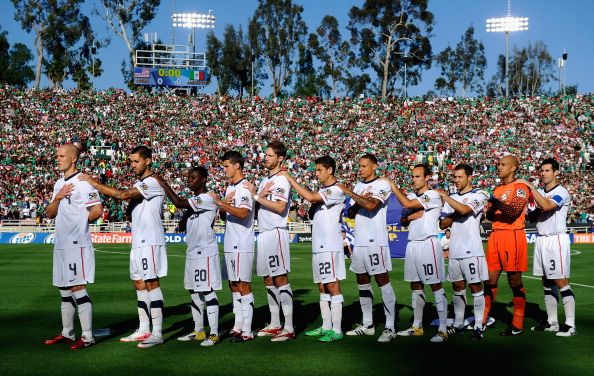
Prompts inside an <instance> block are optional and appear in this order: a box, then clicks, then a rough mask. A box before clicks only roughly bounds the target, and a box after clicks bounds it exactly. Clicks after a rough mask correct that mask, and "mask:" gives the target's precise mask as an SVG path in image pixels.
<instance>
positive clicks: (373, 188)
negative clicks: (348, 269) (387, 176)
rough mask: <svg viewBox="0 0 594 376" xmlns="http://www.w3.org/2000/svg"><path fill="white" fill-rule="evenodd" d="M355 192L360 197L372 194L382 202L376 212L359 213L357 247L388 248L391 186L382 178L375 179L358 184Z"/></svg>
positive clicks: (360, 211) (356, 225) (361, 209)
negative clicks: (387, 219)
mask: <svg viewBox="0 0 594 376" xmlns="http://www.w3.org/2000/svg"><path fill="white" fill-rule="evenodd" d="M353 192H355V193H356V194H358V195H359V196H365V195H366V194H368V193H371V197H373V198H375V199H378V200H379V201H380V202H381V204H380V206H379V207H378V208H377V209H376V210H375V211H368V210H366V209H363V208H360V209H359V211H358V212H357V215H356V216H355V246H359V247H371V246H382V247H383V246H387V245H388V229H387V226H386V214H387V212H388V209H387V205H388V197H389V196H390V194H391V193H392V188H391V187H390V184H389V183H388V182H386V181H384V180H381V179H380V178H375V179H373V180H371V181H368V182H358V183H357V185H355V189H354V191H353Z"/></svg>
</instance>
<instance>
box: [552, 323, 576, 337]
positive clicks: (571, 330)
mask: <svg viewBox="0 0 594 376" xmlns="http://www.w3.org/2000/svg"><path fill="white" fill-rule="evenodd" d="M576 334H577V332H576V330H575V326H569V325H566V324H561V325H560V327H559V331H558V332H557V333H556V335H557V337H571V336H574V335H576Z"/></svg>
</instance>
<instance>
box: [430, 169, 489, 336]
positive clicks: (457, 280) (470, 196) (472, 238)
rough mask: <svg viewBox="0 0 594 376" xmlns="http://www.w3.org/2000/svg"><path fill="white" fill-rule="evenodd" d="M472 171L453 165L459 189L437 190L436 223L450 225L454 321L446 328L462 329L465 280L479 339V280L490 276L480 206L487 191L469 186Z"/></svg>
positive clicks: (482, 299)
mask: <svg viewBox="0 0 594 376" xmlns="http://www.w3.org/2000/svg"><path fill="white" fill-rule="evenodd" d="M472 172H473V170H472V167H470V166H469V165H467V164H459V165H457V166H456V167H454V174H453V175H454V184H455V185H456V189H457V190H458V192H457V193H455V194H453V195H451V196H448V195H447V193H446V192H444V191H438V193H439V195H440V196H441V199H442V200H443V201H444V202H445V205H444V207H443V209H442V214H441V215H442V218H441V220H440V222H439V226H440V227H441V229H445V228H449V227H451V237H450V248H449V249H450V257H449V260H450V261H449V265H448V272H449V280H450V281H452V289H453V290H454V295H453V297H452V302H453V306H454V324H453V325H452V327H450V328H448V334H457V333H462V331H463V326H464V311H465V309H466V284H467V283H468V285H469V287H470V291H471V293H472V296H473V300H474V333H473V335H472V338H473V339H477V340H480V339H482V338H483V316H484V310H485V297H484V294H483V285H482V283H483V281H486V280H487V279H489V275H488V271H487V261H486V260H485V252H484V251H483V241H482V239H481V230H480V225H481V216H482V213H483V208H484V206H485V204H486V203H487V200H488V199H489V195H488V194H487V193H485V192H484V191H482V190H479V189H474V188H473V187H472V185H471V182H472ZM446 231H449V229H448V230H446Z"/></svg>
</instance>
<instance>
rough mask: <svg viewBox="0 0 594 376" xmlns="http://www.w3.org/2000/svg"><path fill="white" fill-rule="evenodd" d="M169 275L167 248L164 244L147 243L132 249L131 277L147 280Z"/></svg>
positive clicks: (136, 279) (137, 279)
mask: <svg viewBox="0 0 594 376" xmlns="http://www.w3.org/2000/svg"><path fill="white" fill-rule="evenodd" d="M166 275H167V248H166V247H165V246H164V245H145V246H142V247H136V248H132V250H131V251H130V278H131V279H132V280H133V281H140V280H143V281H146V280H149V279H156V278H161V277H165V276H166Z"/></svg>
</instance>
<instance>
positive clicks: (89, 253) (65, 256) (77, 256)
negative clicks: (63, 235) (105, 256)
mask: <svg viewBox="0 0 594 376" xmlns="http://www.w3.org/2000/svg"><path fill="white" fill-rule="evenodd" d="M53 264H54V265H53V266H54V271H53V278H52V279H53V285H54V286H57V287H70V286H78V285H86V284H87V283H93V282H95V250H94V249H93V247H78V248H66V249H54V263H53Z"/></svg>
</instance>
